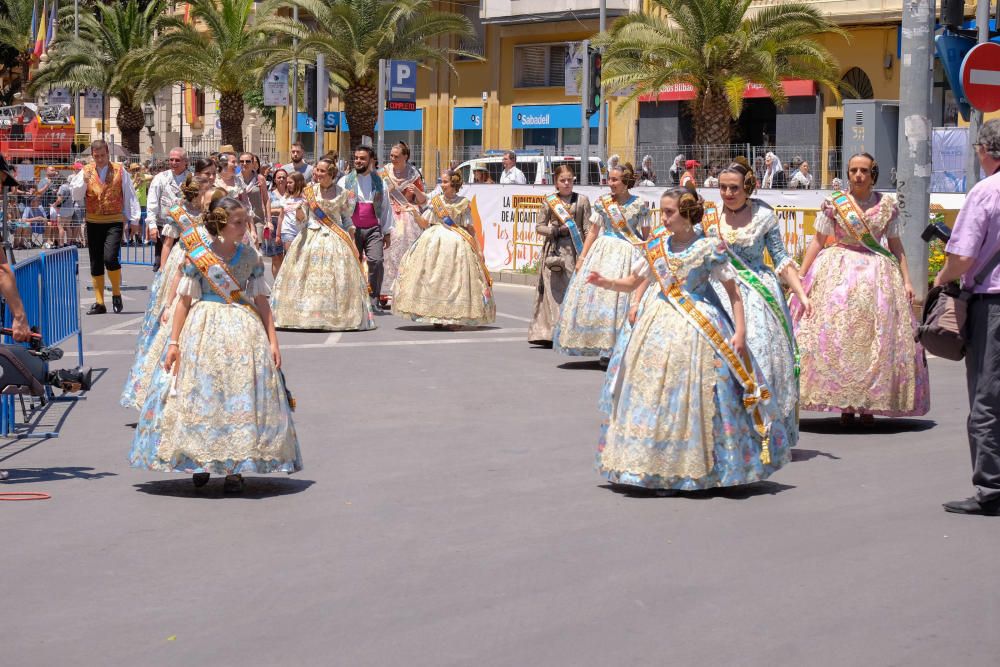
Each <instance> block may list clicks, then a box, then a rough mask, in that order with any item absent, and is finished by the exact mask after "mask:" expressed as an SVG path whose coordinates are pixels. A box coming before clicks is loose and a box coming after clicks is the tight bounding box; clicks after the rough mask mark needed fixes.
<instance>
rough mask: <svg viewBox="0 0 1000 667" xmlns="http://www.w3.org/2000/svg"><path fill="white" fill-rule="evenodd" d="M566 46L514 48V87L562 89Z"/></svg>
mask: <svg viewBox="0 0 1000 667" xmlns="http://www.w3.org/2000/svg"><path fill="white" fill-rule="evenodd" d="M565 68H566V45H565V44H530V45H526V46H515V47H514V71H515V74H514V87H515V88H543V87H547V86H551V87H560V88H561V87H562V86H563V85H564V84H565V83H566V69H565Z"/></svg>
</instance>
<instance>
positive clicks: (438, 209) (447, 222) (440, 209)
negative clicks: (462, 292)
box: [431, 195, 493, 287]
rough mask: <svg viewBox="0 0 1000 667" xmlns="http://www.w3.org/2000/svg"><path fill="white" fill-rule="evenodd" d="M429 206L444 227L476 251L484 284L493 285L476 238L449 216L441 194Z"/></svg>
mask: <svg viewBox="0 0 1000 667" xmlns="http://www.w3.org/2000/svg"><path fill="white" fill-rule="evenodd" d="M431 208H433V209H434V215H436V216H437V219H438V220H440V221H441V224H442V225H443V226H444V227H445V228H446V229H450V230H451V231H453V232H455V233H456V234H458V235H459V236H461V237H462V238H463V239H465V242H466V243H468V244H469V247H470V248H472V252H474V253H476V259H477V260H478V261H479V268H480V270H481V271H482V272H483V278H484V279H485V280H486V284H487V285H488V286H489V287H493V278H492V277H490V271H489V269H487V268H486V262H485V261H484V260H483V257H482V255H480V254H479V246H478V245H476V239H474V238H472V234H470V233H469V232H467V231H465V230H464V229H462V227H461V226H460V225H459V224H458V223H456V222H455V221H454V220H452V219H451V216H450V215H449V214H448V207H447V206H446V205H445V203H444V200H443V199H442V198H441V195H437V196H435V197H434V198H433V199H431Z"/></svg>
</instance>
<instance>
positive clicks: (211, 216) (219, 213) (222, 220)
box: [208, 206, 229, 227]
mask: <svg viewBox="0 0 1000 667" xmlns="http://www.w3.org/2000/svg"><path fill="white" fill-rule="evenodd" d="M228 221H229V213H227V212H226V209H224V208H222V207H221V206H216V207H214V208H213V209H212V210H211V211H209V213H208V222H213V223H215V225H216V226H217V227H223V226H224V225H225V224H226V223H227V222H228Z"/></svg>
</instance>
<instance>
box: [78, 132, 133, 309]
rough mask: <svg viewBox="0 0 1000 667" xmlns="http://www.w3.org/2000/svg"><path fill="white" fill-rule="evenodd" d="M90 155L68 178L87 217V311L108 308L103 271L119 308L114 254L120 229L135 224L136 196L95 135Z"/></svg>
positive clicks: (119, 286) (118, 248)
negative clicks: (90, 301)
mask: <svg viewBox="0 0 1000 667" xmlns="http://www.w3.org/2000/svg"><path fill="white" fill-rule="evenodd" d="M90 152H91V155H92V156H93V158H94V161H93V162H92V163H91V164H88V165H87V166H85V167H84V168H83V169H82V170H81V171H80V172H78V173H77V174H76V175H75V176H73V178H72V179H71V180H70V187H71V188H72V190H73V199H74V200H75V201H77V202H80V203H82V204H83V205H84V210H85V214H86V221H87V250H88V252H89V254H90V279H91V280H92V281H93V283H94V299H95V301H94V305H92V306H91V307H90V310H88V311H87V314H88V315H103V314H104V313H106V312H108V309H107V308H106V307H105V305H104V271H105V269H107V272H108V278H109V279H110V280H111V304H112V306H113V307H114V310H115V312H116V313H120V312H122V308H123V305H122V265H121V263H119V261H118V254H119V252H120V251H121V246H122V233H123V232H124V226H125V225H127V224H133V225H137V224H139V217H140V213H141V211H140V209H139V199H138V197H136V194H135V188H134V187H133V186H132V179H131V177H129V175H128V171H127V170H126V169H125V168H124V167H123V166H122V164H121V163H119V162H111V161H110V154H109V151H108V144H107V142H105V141H103V140H100V139H98V140H97V141H94V142H93V143H91V144H90Z"/></svg>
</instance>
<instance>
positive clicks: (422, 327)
mask: <svg viewBox="0 0 1000 667" xmlns="http://www.w3.org/2000/svg"><path fill="white" fill-rule="evenodd" d="M449 326H451V325H445V327H444V328H443V329H439V328H437V327H435V326H434V325H433V324H416V325H415V324H404V325H403V326H400V327H396V330H397V331H417V332H421V333H435V332H441V331H447V332H448V333H461V332H463V331H498V330H500V329H503V327H497V326H491V325H488V324H481V325H479V326H474V327H467V326H459V327H458V328H457V329H454V330H452V329H449V328H448V327H449Z"/></svg>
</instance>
